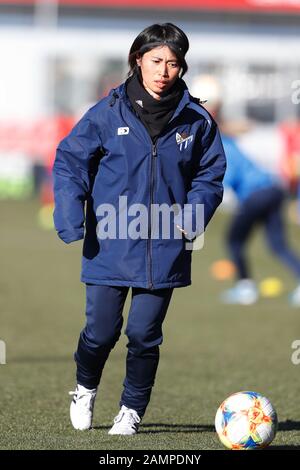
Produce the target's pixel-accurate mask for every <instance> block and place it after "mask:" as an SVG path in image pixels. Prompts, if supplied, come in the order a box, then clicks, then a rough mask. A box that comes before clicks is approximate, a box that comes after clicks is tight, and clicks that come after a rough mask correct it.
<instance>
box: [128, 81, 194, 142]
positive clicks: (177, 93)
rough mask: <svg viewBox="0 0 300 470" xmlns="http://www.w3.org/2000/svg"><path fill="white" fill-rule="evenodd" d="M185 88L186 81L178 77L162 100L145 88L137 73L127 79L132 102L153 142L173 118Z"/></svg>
mask: <svg viewBox="0 0 300 470" xmlns="http://www.w3.org/2000/svg"><path fill="white" fill-rule="evenodd" d="M185 88H186V85H185V83H184V81H183V80H181V79H178V80H177V81H176V82H175V83H174V85H173V86H172V87H171V88H170V90H168V91H167V92H166V94H165V95H162V97H161V99H160V100H156V99H155V98H153V96H151V95H150V94H149V93H148V92H147V91H146V90H145V88H144V87H143V85H142V83H141V81H140V78H139V77H138V75H137V74H134V75H133V76H132V77H130V78H129V79H128V80H127V82H126V92H127V95H128V97H129V100H130V103H131V105H132V107H133V108H134V110H135V112H136V114H137V115H138V116H139V118H140V119H141V121H142V122H143V124H144V126H145V127H146V129H147V130H148V132H149V134H150V137H151V139H152V141H153V142H156V140H157V138H158V136H159V134H161V132H162V130H163V129H164V127H165V126H166V125H167V123H168V122H169V121H170V119H171V118H172V116H173V114H174V112H175V109H176V108H177V106H178V103H179V101H180V100H181V98H182V95H183V92H184V89H185Z"/></svg>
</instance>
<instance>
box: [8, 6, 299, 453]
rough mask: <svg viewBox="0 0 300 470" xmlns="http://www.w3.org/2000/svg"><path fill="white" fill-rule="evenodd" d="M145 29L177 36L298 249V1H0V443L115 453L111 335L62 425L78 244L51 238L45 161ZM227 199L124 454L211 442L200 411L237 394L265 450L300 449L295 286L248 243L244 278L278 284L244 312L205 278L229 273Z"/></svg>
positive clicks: (80, 313)
mask: <svg viewBox="0 0 300 470" xmlns="http://www.w3.org/2000/svg"><path fill="white" fill-rule="evenodd" d="M155 22H160V23H162V22H173V23H175V24H177V25H178V26H179V27H181V28H182V29H183V30H184V31H185V32H186V34H187V35H188V37H189V40H190V50H189V52H188V54H187V63H188V65H189V71H188V73H187V74H186V76H185V77H184V79H185V80H186V82H187V84H188V86H190V87H191V89H195V90H196V93H197V94H198V95H199V96H198V97H199V98H201V99H203V100H205V99H208V100H210V99H214V97H215V96H216V94H217V95H218V97H219V98H220V97H221V99H222V103H223V107H222V114H223V116H222V118H223V120H224V121H226V122H227V123H228V126H229V127H230V129H231V133H232V134H235V138H236V139H237V141H238V143H239V145H240V146H241V148H243V149H244V150H245V152H246V153H247V155H248V157H250V158H252V159H253V160H254V161H255V162H257V163H259V165H260V166H262V167H263V168H265V169H267V170H268V171H270V172H271V173H272V174H274V175H276V176H277V177H278V178H279V179H280V181H281V184H282V185H283V186H284V187H285V188H286V190H287V193H288V195H289V204H288V207H289V211H288V213H287V215H288V216H289V217H288V219H289V225H288V231H289V235H290V238H291V242H292V243H293V244H294V246H295V247H297V246H298V247H299V220H300V217H299V189H298V188H299V175H300V171H299V167H300V104H299V103H300V54H299V51H300V0H285V1H281V0H210V1H209V0H207V1H206V0H184V1H183V0H181V1H179V0H144V1H141V0H140V1H138V0H127V1H126V0H82V1H80V0H39V1H38V0H36V1H30V0H16V1H3V0H0V69H1V72H0V214H1V230H0V261H1V270H0V315H1V319H0V340H3V341H5V345H6V364H5V365H4V364H3V361H2V364H1V365H0V381H1V406H0V418H1V419H0V428H1V426H4V427H3V428H2V431H3V430H4V429H5V432H2V431H1V429H0V448H15V449H16V448H38V449H43V448H70V449H73V448H83V449H89V448H95V449H101V448H104V449H111V448H128V443H127V441H124V442H123V441H122V442H121V441H120V442H119V441H118V442H115V441H111V440H108V438H107V436H106V434H107V429H109V427H110V424H111V419H112V417H113V416H114V415H115V414H116V411H117V403H118V400H119V396H120V391H121V388H122V379H123V376H124V364H125V363H124V359H125V346H126V339H125V336H124V335H123V336H122V338H121V340H120V342H119V343H118V345H117V347H116V348H115V350H114V351H113V352H112V358H110V364H109V367H108V368H107V369H106V370H105V371H104V376H103V386H102V389H101V400H99V404H97V407H96V415H95V423H96V424H97V425H98V428H97V432H96V433H87V434H85V433H83V434H81V435H80V436H78V433H77V434H76V432H75V431H74V430H73V429H72V428H71V426H70V425H69V417H68V412H69V411H68V410H69V397H68V394H67V391H68V390H71V388H72V387H73V386H74V380H75V377H74V372H75V367H74V363H73V359H72V354H73V351H74V350H75V348H76V345H77V339H78V334H79V331H80V329H81V328H82V327H83V325H84V286H83V285H81V284H80V283H79V273H80V254H81V253H80V252H81V249H82V248H81V243H77V244H72V245H71V246H66V245H64V244H63V243H62V242H60V241H59V240H58V239H57V237H56V234H55V232H54V230H53V225H52V211H53V195H52V182H51V167H52V164H53V160H54V157H55V149H56V146H57V144H58V142H59V141H60V140H61V139H62V138H63V137H64V136H65V135H66V134H67V133H68V132H69V131H70V129H71V128H72V126H73V125H74V123H75V122H76V121H77V120H78V119H79V118H80V117H81V116H82V114H83V113H84V112H85V111H86V110H87V109H88V108H89V107H90V106H92V105H93V104H94V103H95V102H96V101H97V100H99V99H100V98H101V97H103V96H104V95H106V94H107V93H108V91H109V90H110V88H111V87H113V86H116V85H118V84H119V83H120V82H122V81H123V80H124V79H125V78H126V74H127V71H128V68H127V55H128V51H129V48H130V46H131V44H132V42H133V40H134V38H135V37H136V35H137V34H138V33H139V32H140V31H141V30H142V29H144V28H145V27H146V26H148V25H150V24H152V23H155ZM199 80H200V81H199ZM201 80H202V81H201ZM214 80H217V83H218V85H217V87H215V85H214ZM199 83H202V86H201V87H199V86H198V85H199ZM205 83H206V84H208V87H207V88H206V89H205V87H204V84H205ZM197 86H198V88H197ZM198 91H199V93H198ZM214 93H215V96H213V95H214ZM202 94H203V96H202ZM200 95H201V96H200ZM233 205H234V202H233V200H232V199H231V198H230V196H229V197H225V200H224V204H223V206H222V207H221V210H219V211H218V212H217V215H216V217H215V218H214V219H213V221H212V223H211V224H210V226H209V228H208V234H207V237H206V242H205V248H204V249H203V250H201V251H200V252H199V253H196V254H195V257H194V261H193V285H192V286H191V287H190V288H188V289H176V292H175V294H174V302H173V304H172V306H171V308H170V313H169V314H168V317H167V319H166V323H165V330H164V331H165V342H164V345H163V354H162V358H161V362H160V373H159V376H158V378H157V383H156V388H155V390H154V394H153V399H152V403H151V407H150V408H149V412H148V414H147V418H146V424H145V427H144V428H142V429H144V430H142V431H141V433H140V435H139V436H138V437H137V438H136V439H135V441H134V443H133V442H132V444H131V445H132V446H134V448H141V449H157V448H159V449H176V448H181V449H183V448H186V449H191V448H193V449H199V448H207V449H212V448H216V449H219V448H221V445H220V443H219V442H218V440H217V437H216V436H215V433H214V427H213V421H214V413H215V412H216V410H217V407H218V406H219V404H220V402H221V401H223V400H224V399H225V398H226V396H228V395H229V394H231V393H233V392H236V391H239V390H256V391H258V392H261V393H263V394H265V395H266V396H268V397H269V398H270V399H271V401H272V402H273V404H274V406H275V407H276V408H277V409H278V412H279V433H278V438H277V441H276V442H275V447H276V446H277V448H286V447H287V446H289V447H292V448H298V449H299V448H300V438H299V430H300V414H299V409H300V408H299V393H298V387H297V384H298V382H299V370H298V369H299V367H297V364H299V362H300V361H299V362H297V361H296V362H295V361H294V363H293V362H292V361H291V354H292V352H293V349H292V348H291V345H292V344H293V342H294V341H295V340H296V339H297V336H298V337H299V328H300V317H299V308H298V309H292V308H291V307H289V306H288V303H287V300H286V296H287V294H288V292H289V291H290V290H291V289H292V288H293V286H294V279H293V278H292V276H291V275H290V274H289V273H287V272H286V270H284V269H283V267H282V266H281V264H280V263H278V262H277V261H275V260H274V259H273V258H272V257H271V256H270V255H266V254H265V251H266V250H265V245H264V243H263V241H262V239H261V236H260V235H259V234H258V235H256V236H255V238H254V241H253V244H252V245H251V247H250V249H249V252H250V253H249V254H250V257H251V260H254V259H255V264H254V266H253V271H254V277H255V279H256V280H257V281H261V280H263V279H264V278H269V277H270V276H272V277H274V276H275V277H277V278H279V279H281V283H282V285H283V287H282V288H281V289H280V291H279V290H278V291H277V290H276V292H275V291H274V292H275V293H274V292H273V291H272V292H273V293H272V292H271V294H270V293H269V294H268V295H267V296H265V297H262V298H261V299H259V301H258V302H257V304H255V305H254V306H246V307H245V306H238V305H234V306H229V305H221V303H220V301H219V294H220V284H218V282H219V281H225V282H227V281H230V282H231V280H232V276H231V275H232V272H231V271H230V269H229V268H230V267H229V268H228V266H227V265H226V264H225V265H224V263H223V261H222V259H223V258H224V256H226V255H225V254H224V253H225V249H224V247H223V233H224V227H225V226H226V224H227V222H228V209H229V210H231V206H233ZM222 208H223V210H222ZM225 209H226V210H225ZM219 260H221V265H219V264H217V265H215V264H214V262H217V263H218V261H219ZM225 261H226V260H225ZM212 269H213V270H212ZM228 269H229V271H228ZM209 273H210V274H211V275H210V274H209ZM182 332H184V334H181V333H182ZM187 364H188V367H186V366H187ZM170 384H172V386H170ZM157 412H158V413H157ZM158 415H159V419H158ZM99 423H100V426H99ZM174 433H176V434H174Z"/></svg>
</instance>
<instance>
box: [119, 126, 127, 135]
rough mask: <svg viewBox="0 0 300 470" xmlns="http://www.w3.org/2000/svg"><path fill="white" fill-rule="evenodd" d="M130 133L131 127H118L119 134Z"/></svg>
mask: <svg viewBox="0 0 300 470" xmlns="http://www.w3.org/2000/svg"><path fill="white" fill-rule="evenodd" d="M127 134H129V127H118V135H127Z"/></svg>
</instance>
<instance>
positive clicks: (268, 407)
mask: <svg viewBox="0 0 300 470" xmlns="http://www.w3.org/2000/svg"><path fill="white" fill-rule="evenodd" d="M215 427H216V431H217V433H218V436H219V438H220V441H221V442H222V443H223V444H224V445H225V447H227V448H228V449H233V450H253V449H262V448H263V447H266V446H267V445H269V444H270V442H272V440H273V439H274V437H275V434H276V430H277V414H276V411H275V409H274V407H273V406H272V404H271V402H270V401H269V400H268V399H267V398H266V397H264V396H262V395H260V394H259V393H256V392H238V393H234V394H233V395H230V397H228V398H226V400H224V401H223V403H222V404H221V405H220V406H219V408H218V411H217V414H216V419H215Z"/></svg>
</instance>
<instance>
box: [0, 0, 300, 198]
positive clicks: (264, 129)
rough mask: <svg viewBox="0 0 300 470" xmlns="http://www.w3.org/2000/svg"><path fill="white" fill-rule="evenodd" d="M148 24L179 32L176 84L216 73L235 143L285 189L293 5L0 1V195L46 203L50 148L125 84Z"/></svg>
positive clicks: (293, 161) (295, 69) (296, 45)
mask: <svg viewBox="0 0 300 470" xmlns="http://www.w3.org/2000/svg"><path fill="white" fill-rule="evenodd" d="M157 21H158V22H165V21H171V22H174V23H176V24H178V25H179V26H180V27H182V28H183V30H184V31H185V32H186V33H187V35H188V36H189V39H190V44H191V47H190V51H189V53H188V56H187V61H188V64H189V72H188V74H187V75H186V77H185V79H186V82H187V84H188V85H189V86H190V85H191V84H192V83H193V80H194V79H195V77H197V76H199V75H210V76H213V77H217V78H218V81H219V83H220V85H221V88H222V101H223V118H225V119H226V118H227V119H230V120H233V121H235V123H239V125H237V132H238V133H239V136H238V137H239V140H240V144H241V145H242V146H243V147H244V148H245V150H247V151H248V152H249V153H250V155H251V156H252V158H254V159H257V160H258V161H259V162H260V163H261V164H262V165H263V166H265V167H267V169H269V170H271V171H272V172H273V173H277V174H279V175H280V177H281V178H282V179H283V180H284V182H285V184H286V185H287V186H288V187H289V189H291V191H292V192H293V193H295V192H296V186H297V180H298V177H299V159H300V157H299V154H300V143H299V139H300V137H299V119H300V105H299V103H297V100H298V102H299V101H300V91H299V89H300V81H299V80H300V55H299V50H300V33H299V31H300V1H296V0H285V1H279V0H230V1H225V0H213V1H205V0H186V1H184V2H179V1H174V0H172V1H171V0H151V1H150V0H149V1H147V0H146V1H143V2H140V1H138V0H129V1H126V0H124V1H123V0H85V1H80V0H73V1H72V0H36V1H30V0H16V1H3V0H0V61H1V62H0V63H1V74H0V198H1V199H7V198H14V199H16V198H24V197H28V196H31V195H33V194H34V195H39V196H40V197H41V198H42V200H43V201H44V202H47V201H48V199H49V198H50V199H51V196H50V195H49V194H48V193H47V188H45V187H44V186H43V184H44V183H45V182H46V181H47V175H48V173H49V168H50V167H51V164H52V161H53V158H54V152H55V147H56V145H57V143H58V141H59V140H60V139H61V138H62V137H63V136H64V135H66V133H67V132H68V131H69V130H70V129H71V127H72V125H73V124H74V122H75V121H76V120H78V119H79V117H80V116H81V115H82V114H83V112H84V111H85V110H87V109H88V108H89V107H90V106H91V105H92V104H94V103H95V102H96V101H97V100H99V99H100V98H101V97H102V96H104V95H106V94H107V92H108V91H109V90H110V88H111V87H113V86H115V85H117V84H119V83H120V82H121V81H123V80H124V78H125V77H126V73H127V54H128V50H129V47H130V45H131V43H132V41H133V39H134V38H135V36H136V35H137V34H138V33H139V32H140V31H141V30H142V29H143V28H144V27H146V26H147V25H149V24H151V23H153V22H157ZM297 80H298V81H297ZM293 93H294V98H295V99H294V100H293V99H292V95H293ZM297 104H298V105H297ZM48 190H49V188H48Z"/></svg>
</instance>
